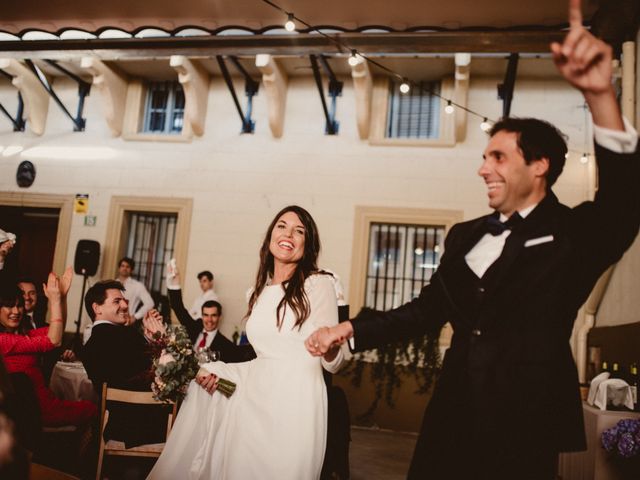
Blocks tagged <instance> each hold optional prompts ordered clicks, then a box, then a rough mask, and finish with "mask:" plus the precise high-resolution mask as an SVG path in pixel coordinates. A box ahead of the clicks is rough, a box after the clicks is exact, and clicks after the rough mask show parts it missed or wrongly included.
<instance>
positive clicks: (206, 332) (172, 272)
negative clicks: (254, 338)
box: [167, 266, 256, 363]
mask: <svg viewBox="0 0 640 480" xmlns="http://www.w3.org/2000/svg"><path fill="white" fill-rule="evenodd" d="M167 291H168V293H169V303H170V304H171V308H172V310H173V311H174V312H175V314H176V316H177V317H178V320H179V321H180V323H181V324H182V325H184V326H185V328H186V329H187V333H188V334H189V338H191V341H192V342H193V346H194V348H195V349H200V348H205V349H208V350H211V351H215V352H219V358H218V360H222V361H223V362H227V363H235V362H246V361H248V360H252V359H254V358H255V357H256V354H255V352H254V350H253V347H251V345H241V346H239V345H235V344H234V343H233V342H231V340H229V339H228V338H227V337H225V336H224V335H223V334H222V333H220V331H219V330H218V326H219V323H220V319H221V318H222V305H220V303H219V302H217V301H215V300H207V301H206V302H204V304H203V305H202V306H201V307H200V316H199V317H198V319H197V320H195V321H193V319H192V318H191V316H190V315H189V312H187V310H186V309H185V308H184V304H183V303H182V290H181V289H180V274H179V272H178V269H177V268H176V267H171V266H169V271H168V275H167Z"/></svg>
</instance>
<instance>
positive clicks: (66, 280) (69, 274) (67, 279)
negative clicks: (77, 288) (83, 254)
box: [59, 265, 73, 297]
mask: <svg viewBox="0 0 640 480" xmlns="http://www.w3.org/2000/svg"><path fill="white" fill-rule="evenodd" d="M59 280H60V294H61V295H62V296H63V297H66V296H67V293H69V289H70V288H71V282H72V281H73V269H72V268H71V265H69V266H68V267H67V268H65V270H64V273H63V274H62V276H61V277H60V279H59Z"/></svg>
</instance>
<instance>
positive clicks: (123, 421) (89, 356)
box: [81, 280, 167, 448]
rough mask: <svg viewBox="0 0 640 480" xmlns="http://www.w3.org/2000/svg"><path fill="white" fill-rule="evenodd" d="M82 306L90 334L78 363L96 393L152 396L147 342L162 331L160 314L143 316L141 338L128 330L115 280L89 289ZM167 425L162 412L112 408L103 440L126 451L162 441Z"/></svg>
mask: <svg viewBox="0 0 640 480" xmlns="http://www.w3.org/2000/svg"><path fill="white" fill-rule="evenodd" d="M84 304H85V308H86V310H87V313H88V314H89V317H90V318H91V321H92V322H93V329H92V333H91V337H90V338H89V340H88V341H87V343H86V344H85V345H84V347H83V349H82V352H81V358H82V361H83V363H84V366H85V369H86V370H87V374H88V376H89V378H90V379H91V381H92V382H93V385H94V387H95V388H96V390H101V389H102V384H103V383H107V384H108V385H109V386H110V387H116V388H123V389H126V390H140V391H148V390H150V389H151V367H152V363H153V359H152V357H151V354H150V352H149V349H148V340H149V339H151V338H152V335H153V333H154V332H156V331H162V330H163V329H164V325H163V323H162V317H161V316H160V314H159V313H158V312H157V311H156V310H150V311H149V312H147V314H146V315H145V318H144V320H143V324H144V327H145V333H144V334H143V333H141V332H140V330H139V329H138V328H136V327H131V326H128V323H129V319H130V316H129V305H128V302H127V300H126V299H125V297H124V287H123V286H122V284H121V283H120V282H118V281H115V280H105V281H102V282H98V283H96V284H95V285H93V286H92V287H91V288H90V289H89V290H88V291H87V294H86V295H85V297H84ZM166 425H167V422H166V413H165V409H164V408H163V407H161V408H157V407H153V406H152V407H147V406H141V405H119V406H118V405H115V406H110V408H109V423H108V424H107V427H106V429H105V432H104V435H105V438H106V439H114V440H120V441H123V442H124V443H125V445H126V446H127V448H130V447H132V446H136V445H141V444H145V443H157V442H161V441H163V439H164V437H165V433H166Z"/></svg>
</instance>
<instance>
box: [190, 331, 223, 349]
mask: <svg viewBox="0 0 640 480" xmlns="http://www.w3.org/2000/svg"><path fill="white" fill-rule="evenodd" d="M217 333H218V329H217V328H216V329H215V330H211V331H210V332H207V340H206V342H205V348H211V343H212V342H213V339H214V338H216V334H217ZM203 334H204V330H203V331H202V332H200V334H198V336H197V337H196V341H195V342H193V347H194V348H198V345H200V342H201V341H202V336H203Z"/></svg>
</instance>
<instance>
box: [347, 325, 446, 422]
mask: <svg viewBox="0 0 640 480" xmlns="http://www.w3.org/2000/svg"><path fill="white" fill-rule="evenodd" d="M438 340H439V336H438V335H425V336H423V337H419V338H415V339H411V340H409V341H406V342H398V343H393V344H389V345H386V346H384V347H379V348H377V349H375V350H369V351H367V352H362V353H358V354H356V355H355V356H354V358H353V359H352V360H351V363H350V364H349V365H348V366H347V367H346V368H345V370H344V372H343V374H344V375H346V376H350V377H351V384H352V385H353V386H355V387H359V386H360V385H361V384H362V377H363V375H364V369H365V366H366V365H367V364H369V365H370V366H371V374H370V381H371V382H372V383H373V386H374V399H373V401H372V402H371V405H370V406H369V407H368V408H367V410H366V411H365V412H364V413H363V414H361V415H359V416H358V417H359V418H360V419H361V420H362V419H367V418H369V417H371V416H372V415H373V413H374V412H375V411H376V409H377V408H378V405H379V402H380V400H381V399H383V398H384V400H385V402H386V403H387V405H389V406H390V407H392V408H393V407H395V401H394V394H395V393H396V392H397V390H398V389H399V388H400V386H401V385H402V378H403V377H407V376H410V377H413V378H414V379H415V381H416V383H417V384H418V390H416V392H415V393H417V394H425V393H427V392H428V391H429V389H430V388H431V387H432V386H433V383H434V382H435V380H436V379H437V376H438V374H439V373H440V366H441V364H440V353H439V350H438Z"/></svg>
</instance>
